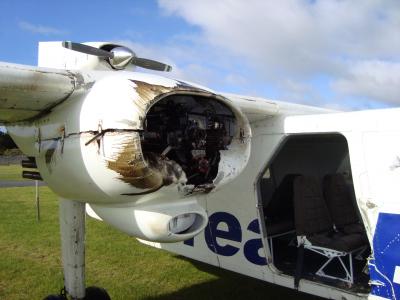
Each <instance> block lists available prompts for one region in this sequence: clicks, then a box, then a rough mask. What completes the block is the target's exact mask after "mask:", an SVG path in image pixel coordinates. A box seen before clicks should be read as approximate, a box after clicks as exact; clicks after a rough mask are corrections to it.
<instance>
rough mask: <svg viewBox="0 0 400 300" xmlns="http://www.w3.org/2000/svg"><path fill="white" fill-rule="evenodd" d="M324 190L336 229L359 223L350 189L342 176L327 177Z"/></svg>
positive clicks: (324, 181)
mask: <svg viewBox="0 0 400 300" xmlns="http://www.w3.org/2000/svg"><path fill="white" fill-rule="evenodd" d="M323 188H324V196H325V200H326V204H327V206H328V209H329V212H330V214H331V217H332V221H333V223H334V224H335V225H336V227H338V228H341V227H344V226H346V225H350V224H356V223H359V217H358V214H357V211H356V208H355V206H354V203H353V199H352V197H351V194H350V189H349V187H348V186H347V184H346V181H345V179H344V177H343V175H342V174H330V175H326V176H325V177H324V180H323Z"/></svg>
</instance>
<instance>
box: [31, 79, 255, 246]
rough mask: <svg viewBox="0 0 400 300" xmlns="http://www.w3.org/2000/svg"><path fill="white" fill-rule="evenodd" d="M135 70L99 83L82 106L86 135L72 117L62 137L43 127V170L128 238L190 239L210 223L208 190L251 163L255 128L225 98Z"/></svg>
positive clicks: (65, 194) (63, 193)
mask: <svg viewBox="0 0 400 300" xmlns="http://www.w3.org/2000/svg"><path fill="white" fill-rule="evenodd" d="M135 75H136V76H133V75H132V73H125V74H124V73H123V74H122V75H116V76H111V77H107V78H104V79H102V80H98V81H97V82H96V83H95V84H94V86H93V87H92V88H91V90H90V91H89V93H88V94H87V95H86V96H85V97H84V99H82V100H81V102H80V104H79V105H80V107H79V120H78V124H79V133H77V132H71V130H72V129H73V127H74V126H72V125H70V124H68V123H66V124H64V125H63V126H62V128H61V129H58V134H59V135H60V136H61V137H60V138H59V139H56V138H54V137H50V134H47V133H45V132H46V128H47V127H46V126H43V127H41V131H40V134H41V139H40V145H38V147H39V148H40V149H41V154H40V157H39V158H38V159H37V161H38V166H39V169H40V173H41V174H42V176H43V178H44V179H45V180H46V181H47V182H48V184H49V186H50V187H51V188H52V189H53V190H54V191H55V192H56V193H57V194H59V195H60V196H62V197H64V198H67V199H76V200H79V201H84V202H87V203H89V204H90V205H91V207H92V208H93V210H94V211H95V212H96V213H97V214H98V215H99V216H100V217H101V218H102V219H103V220H104V221H106V222H108V223H110V224H112V225H114V226H116V227H117V228H119V229H120V230H122V231H124V232H127V233H128V234H130V235H133V236H137V237H140V238H143V239H146V240H151V241H164V242H165V241H178V240H184V239H187V238H190V237H192V236H194V235H196V234H197V233H199V232H200V231H201V230H202V229H204V227H205V226H206V225H207V222H208V220H207V214H206V212H205V210H204V208H203V207H204V203H205V200H204V199H205V198H204V197H205V195H206V194H207V193H210V192H214V191H216V190H218V189H219V188H220V187H222V186H223V185H225V184H226V183H228V182H230V181H232V180H233V179H234V178H236V177H237V176H238V175H239V174H240V173H241V171H242V170H243V169H244V167H245V166H246V164H247V161H248V158H249V155H250V136H251V130H250V126H249V124H248V121H247V119H246V117H245V116H244V115H243V114H242V112H241V111H240V110H239V109H238V108H237V107H236V106H235V105H234V104H233V103H232V102H231V101H230V100H228V99H226V98H224V97H222V96H219V95H216V94H214V93H212V92H210V91H207V90H205V89H202V88H197V87H194V86H192V85H188V84H185V83H182V82H179V81H175V80H170V79H165V78H161V77H155V76H151V75H143V74H135ZM77 103H78V102H77ZM70 109H71V116H74V115H76V111H77V110H78V109H77V108H76V107H74V106H71V108H70ZM74 124H75V123H74ZM51 126H53V127H52V128H53V129H51V130H53V131H54V125H51ZM48 128H50V125H49V126H48ZM49 131H50V129H49ZM46 135H47V136H48V138H46ZM78 141H79V147H77V144H76V143H77V142H78ZM78 157H80V158H81V163H80V162H79V160H78ZM66 170H68V172H67V171H66ZM66 174H73V175H72V176H69V177H68V180H66V179H65V176H68V175H66Z"/></svg>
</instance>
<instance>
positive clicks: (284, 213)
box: [264, 174, 300, 220]
mask: <svg viewBox="0 0 400 300" xmlns="http://www.w3.org/2000/svg"><path fill="white" fill-rule="evenodd" d="M297 176H300V175H299V174H287V175H285V177H283V179H282V180H281V182H280V184H279V186H278V188H277V189H276V190H275V191H274V193H273V194H272V197H271V201H269V203H268V204H267V205H266V207H265V209H264V216H265V217H266V218H267V219H268V218H270V219H281V218H286V219H292V220H293V218H294V215H293V211H294V208H293V183H294V179H295V178H296V177H297Z"/></svg>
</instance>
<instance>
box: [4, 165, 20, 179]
mask: <svg viewBox="0 0 400 300" xmlns="http://www.w3.org/2000/svg"><path fill="white" fill-rule="evenodd" d="M0 180H25V179H24V178H22V167H21V166H20V165H8V166H0Z"/></svg>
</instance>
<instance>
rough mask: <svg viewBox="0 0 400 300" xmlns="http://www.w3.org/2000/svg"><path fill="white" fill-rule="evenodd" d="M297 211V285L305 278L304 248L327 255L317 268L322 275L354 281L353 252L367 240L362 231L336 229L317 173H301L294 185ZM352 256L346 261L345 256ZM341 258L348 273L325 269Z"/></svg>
mask: <svg viewBox="0 0 400 300" xmlns="http://www.w3.org/2000/svg"><path fill="white" fill-rule="evenodd" d="M293 194H294V195H293V200H294V213H295V226H296V234H297V241H298V247H299V255H298V264H297V270H296V278H295V285H296V286H297V285H298V282H299V280H300V278H301V273H302V267H303V266H302V260H303V257H302V256H303V253H304V252H303V251H304V249H307V250H310V251H313V252H315V253H318V254H320V255H323V256H325V257H326V258H327V261H326V262H325V263H324V264H323V265H322V266H321V267H320V268H319V269H318V270H317V271H316V274H317V275H319V276H321V277H326V278H331V279H338V280H342V281H345V282H347V283H349V284H352V283H353V281H354V280H353V267H352V263H353V262H352V253H354V252H356V251H358V250H360V249H362V248H363V247H364V246H365V240H364V239H363V237H362V235H361V234H359V233H352V234H346V233H341V232H336V231H335V230H334V226H333V222H332V218H331V215H330V213H329V210H328V207H327V205H326V202H325V200H324V197H323V194H322V189H321V186H320V183H319V182H318V180H316V179H315V178H313V177H305V176H299V177H297V178H296V179H295V180H294V187H293ZM345 256H348V258H349V263H348V264H346V263H345V262H344V260H343V257H345ZM335 258H337V260H338V261H339V263H340V265H341V266H342V267H343V269H344V271H345V274H346V275H345V276H344V277H337V276H333V275H328V274H326V273H325V271H324V270H325V268H326V267H327V266H328V265H329V264H330V263H331V262H333V260H334V259H335Z"/></svg>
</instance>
